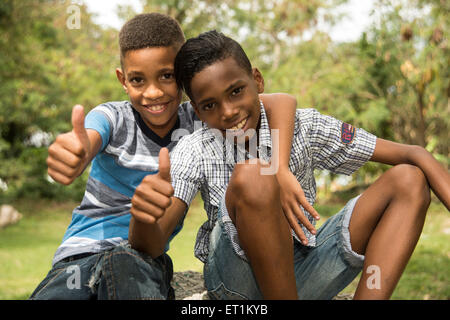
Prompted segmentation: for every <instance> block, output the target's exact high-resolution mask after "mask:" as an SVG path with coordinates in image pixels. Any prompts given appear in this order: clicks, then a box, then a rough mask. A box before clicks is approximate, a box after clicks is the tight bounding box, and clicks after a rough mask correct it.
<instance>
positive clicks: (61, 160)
mask: <svg viewBox="0 0 450 320" xmlns="http://www.w3.org/2000/svg"><path fill="white" fill-rule="evenodd" d="M72 126H73V129H72V131H70V132H67V133H63V134H60V135H58V136H57V137H56V140H55V142H54V143H52V144H51V145H50V147H49V148H48V157H47V166H48V170H47V172H48V174H49V176H50V177H52V178H53V180H55V181H57V182H59V183H61V184H64V185H69V184H71V183H72V182H73V181H74V180H75V179H76V178H77V177H78V176H79V175H80V174H81V173H82V172H83V170H84V169H85V168H86V166H87V164H88V163H89V161H90V159H91V157H90V154H89V152H90V150H91V143H90V141H89V137H88V133H87V131H86V128H85V127H84V109H83V106H81V105H76V106H74V107H73V109H72Z"/></svg>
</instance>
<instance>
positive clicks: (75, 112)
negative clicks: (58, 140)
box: [72, 104, 89, 146]
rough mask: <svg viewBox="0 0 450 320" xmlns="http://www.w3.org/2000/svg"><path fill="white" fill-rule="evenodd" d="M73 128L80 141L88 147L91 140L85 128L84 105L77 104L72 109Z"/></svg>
mask: <svg viewBox="0 0 450 320" xmlns="http://www.w3.org/2000/svg"><path fill="white" fill-rule="evenodd" d="M72 127H73V132H74V133H75V134H76V136H77V137H78V139H80V141H81V143H82V144H83V145H84V146H86V144H87V143H89V138H88V135H87V131H86V128H85V127H84V108H83V106H82V105H79V104H77V105H75V106H74V107H73V108H72Z"/></svg>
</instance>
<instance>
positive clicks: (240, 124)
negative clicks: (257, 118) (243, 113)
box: [229, 118, 247, 130]
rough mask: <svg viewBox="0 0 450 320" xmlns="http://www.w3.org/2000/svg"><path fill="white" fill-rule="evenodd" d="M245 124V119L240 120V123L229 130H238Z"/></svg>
mask: <svg viewBox="0 0 450 320" xmlns="http://www.w3.org/2000/svg"><path fill="white" fill-rule="evenodd" d="M246 122H247V118H245V119H244V120H242V121H241V122H239V123H238V124H237V125H235V126H234V127H231V128H230V129H229V130H240V129H242V128H243V127H244V125H245V123H246Z"/></svg>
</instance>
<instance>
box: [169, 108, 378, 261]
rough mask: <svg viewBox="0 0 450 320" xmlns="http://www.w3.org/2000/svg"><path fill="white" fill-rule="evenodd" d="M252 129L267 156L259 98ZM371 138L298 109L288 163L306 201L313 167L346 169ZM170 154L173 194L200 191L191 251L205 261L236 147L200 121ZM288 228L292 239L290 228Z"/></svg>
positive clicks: (311, 193)
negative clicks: (201, 216) (257, 122)
mask: <svg viewBox="0 0 450 320" xmlns="http://www.w3.org/2000/svg"><path fill="white" fill-rule="evenodd" d="M258 134H259V146H258V151H259V157H260V158H262V159H264V160H268V159H270V156H271V149H272V141H271V134H270V129H269V124H268V121H267V116H266V113H265V110H264V106H263V104H262V103H261V126H260V130H259V133H258ZM375 144H376V137H375V136H374V135H372V134H370V133H368V132H366V131H364V130H363V129H357V128H354V127H352V126H351V125H348V124H346V123H343V122H342V121H340V120H337V119H334V118H332V117H330V116H325V115H322V114H320V113H319V112H318V111H317V110H315V109H298V110H297V112H296V117H295V128H294V138H293V141H292V149H291V159H290V162H289V168H290V170H291V172H293V174H294V175H295V177H296V178H297V180H298V181H299V183H300V185H301V186H302V188H303V191H304V193H305V196H306V199H307V200H308V201H309V203H311V205H312V204H314V201H315V198H316V182H315V179H314V170H315V169H325V170H330V171H331V172H334V173H339V174H346V175H350V174H352V173H353V172H355V171H356V170H357V169H358V168H360V167H361V166H362V165H363V164H364V163H365V162H367V161H368V160H369V159H370V157H371V156H372V153H373V151H374V149H375ZM170 158H171V175H172V185H173V187H174V189H175V194H174V196H175V197H177V198H179V199H181V200H182V201H184V202H185V203H186V204H187V205H189V204H190V203H191V201H192V200H193V198H194V197H195V195H196V193H197V191H198V190H200V192H201V196H202V198H203V201H204V208H205V210H206V213H207V215H208V220H207V221H206V222H205V223H204V224H203V225H202V226H201V227H200V230H199V232H198V234H197V240H196V244H195V256H196V257H197V258H199V259H200V260H201V261H203V262H206V260H207V257H208V252H209V235H210V233H211V231H212V229H213V227H214V225H215V223H216V220H217V214H218V209H219V207H220V204H221V201H223V199H224V196H225V191H226V189H227V186H228V182H229V180H230V177H231V174H232V172H233V168H234V166H235V164H236V159H235V158H236V151H235V149H234V148H233V145H232V144H231V143H230V142H229V141H228V140H227V139H224V138H222V136H221V134H220V132H218V131H217V130H213V129H209V128H208V127H207V126H206V125H205V126H204V127H203V128H202V129H199V130H197V131H195V132H194V133H192V134H190V135H187V136H184V137H183V138H182V139H181V140H180V141H179V143H178V145H177V146H176V147H175V149H174V150H173V151H172V152H171V155H170ZM238 159H239V157H238ZM302 210H303V209H302ZM303 212H304V214H305V215H306V216H307V218H308V219H309V221H311V223H312V224H315V220H314V218H313V217H312V216H311V215H310V214H309V213H308V212H306V211H303ZM222 219H223V222H224V225H225V229H226V230H227V233H228V235H229V236H230V239H232V242H233V247H234V249H235V251H236V252H237V253H238V254H239V255H241V256H242V257H243V258H245V254H244V252H243V251H242V249H241V248H240V246H239V242H238V237H237V232H236V229H235V228H234V226H233V224H232V223H231V220H230V218H229V217H228V216H224V217H223V218H222ZM302 229H303V232H304V233H305V235H306V237H307V238H308V242H309V244H308V245H309V246H315V243H316V241H315V240H316V239H315V236H314V235H313V234H311V233H310V232H309V231H308V230H307V229H306V228H304V227H303V226H302ZM292 234H293V236H294V237H295V238H296V239H297V241H298V240H299V239H298V238H297V236H296V235H295V233H294V232H293V231H292Z"/></svg>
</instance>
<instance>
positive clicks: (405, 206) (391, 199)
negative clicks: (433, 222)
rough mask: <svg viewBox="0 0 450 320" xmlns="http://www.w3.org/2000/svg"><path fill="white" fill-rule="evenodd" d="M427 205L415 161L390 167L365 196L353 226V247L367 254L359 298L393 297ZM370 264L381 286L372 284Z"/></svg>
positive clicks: (425, 188) (424, 185) (427, 194)
mask: <svg viewBox="0 0 450 320" xmlns="http://www.w3.org/2000/svg"><path fill="white" fill-rule="evenodd" d="M429 204H430V190H429V187H428V183H427V181H426V178H425V177H424V175H423V173H422V171H421V170H420V169H419V168H417V167H414V166H411V165H398V166H395V167H393V168H391V169H389V170H388V171H387V172H386V173H384V174H383V175H382V176H381V177H380V178H379V179H378V180H377V181H376V182H375V183H374V184H373V185H372V186H370V187H369V188H368V189H367V190H366V191H365V192H364V193H363V194H362V195H361V197H360V198H359V199H358V202H357V203H356V205H355V208H354V211H353V214H352V218H351V220H350V226H349V231H350V239H351V245H352V248H353V250H354V251H355V252H357V253H359V254H364V255H365V261H364V267H363V273H362V276H361V279H360V282H359V284H358V288H357V289H356V292H355V296H354V298H355V299H389V298H390V296H391V295H392V292H393V291H394V289H395V286H396V285H397V282H398V280H399V279H400V277H401V275H402V273H403V270H404V269H405V267H406V264H407V263H408V261H409V259H410V257H411V254H412V252H413V250H414V248H415V246H416V244H417V241H418V239H419V237H420V234H421V232H422V228H423V224H424V222H425V215H426V212H427V210H428V206H429ZM371 266H375V268H377V270H379V271H380V274H379V275H380V276H381V277H380V282H379V284H380V286H379V288H376V287H375V288H374V286H373V285H368V280H369V282H370V281H371V279H369V277H371V276H372V271H371V270H374V267H371ZM369 267H370V268H371V269H369V271H370V272H368V268H369Z"/></svg>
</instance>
